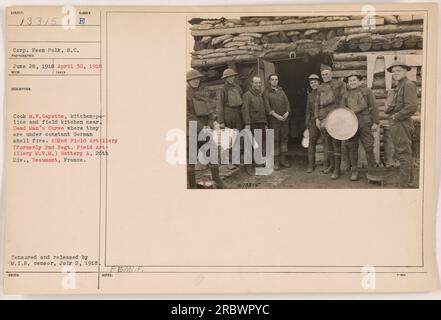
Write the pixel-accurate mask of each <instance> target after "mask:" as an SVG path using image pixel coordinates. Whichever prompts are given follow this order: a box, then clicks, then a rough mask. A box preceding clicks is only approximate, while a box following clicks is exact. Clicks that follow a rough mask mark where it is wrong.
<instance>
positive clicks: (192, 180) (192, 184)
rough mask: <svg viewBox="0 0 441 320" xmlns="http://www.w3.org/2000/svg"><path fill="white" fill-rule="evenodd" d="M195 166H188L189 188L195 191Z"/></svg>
mask: <svg viewBox="0 0 441 320" xmlns="http://www.w3.org/2000/svg"><path fill="white" fill-rule="evenodd" d="M194 167H195V166H194V164H189V165H187V188H190V189H195V188H196V187H197V186H196V172H195V168H194Z"/></svg>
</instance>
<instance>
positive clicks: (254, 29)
mask: <svg viewBox="0 0 441 320" xmlns="http://www.w3.org/2000/svg"><path fill="white" fill-rule="evenodd" d="M375 24H376V26H380V25H384V18H376V19H375ZM361 25H362V20H347V21H323V22H308V23H293V24H277V25H270V26H251V27H235V28H224V29H209V30H193V31H192V32H191V35H192V36H193V37H197V36H221V35H224V34H238V33H261V32H264V33H265V32H274V31H290V30H309V29H326V28H349V27H359V26H361Z"/></svg>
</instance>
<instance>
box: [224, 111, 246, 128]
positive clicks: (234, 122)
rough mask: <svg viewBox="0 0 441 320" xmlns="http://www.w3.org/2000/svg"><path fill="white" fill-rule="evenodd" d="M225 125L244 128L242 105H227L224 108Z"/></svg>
mask: <svg viewBox="0 0 441 320" xmlns="http://www.w3.org/2000/svg"><path fill="white" fill-rule="evenodd" d="M224 112H225V114H224V121H225V126H226V127H228V128H231V129H238V130H242V129H243V120H242V111H241V107H225V109H224Z"/></svg>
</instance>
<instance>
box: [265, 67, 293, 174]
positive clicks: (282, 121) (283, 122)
mask: <svg viewBox="0 0 441 320" xmlns="http://www.w3.org/2000/svg"><path fill="white" fill-rule="evenodd" d="M268 80H269V83H270V87H269V88H266V89H265V91H264V92H263V98H264V101H265V108H266V113H267V114H268V117H269V121H268V128H270V129H273V130H274V170H279V169H280V164H281V165H282V166H284V167H286V168H289V167H291V165H290V164H289V162H288V160H287V159H286V153H287V152H288V134H289V126H288V117H289V114H290V112H291V107H290V105H289V101H288V97H287V96H286V94H285V92H284V91H283V89H282V88H281V87H279V85H278V84H279V77H278V76H277V75H276V74H272V75H270V76H269V77H268Z"/></svg>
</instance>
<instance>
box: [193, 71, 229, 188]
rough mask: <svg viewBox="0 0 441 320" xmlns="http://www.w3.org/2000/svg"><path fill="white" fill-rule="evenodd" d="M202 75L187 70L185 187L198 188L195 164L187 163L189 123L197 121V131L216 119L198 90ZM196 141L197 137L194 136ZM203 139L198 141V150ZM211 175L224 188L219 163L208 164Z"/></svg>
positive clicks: (207, 126)
mask: <svg viewBox="0 0 441 320" xmlns="http://www.w3.org/2000/svg"><path fill="white" fill-rule="evenodd" d="M202 77H203V75H202V74H201V73H200V72H199V71H197V70H194V69H191V70H189V71H188V72H187V187H189V188H198V185H197V184H196V173H195V164H190V163H189V143H190V142H189V133H190V132H189V123H190V121H195V122H197V133H198V134H199V132H200V131H201V130H202V129H203V128H210V124H211V125H212V124H213V121H214V120H215V119H216V115H215V114H214V112H212V111H210V110H209V108H208V101H207V98H206V97H205V96H204V95H203V94H202V92H201V90H200V86H199V85H200V81H201V78H202ZM194 139H195V140H196V141H198V140H197V137H194ZM204 143H205V141H198V148H197V149H198V150H199V148H200V147H201V146H202V145H203V144H204ZM209 167H210V170H211V176H212V178H213V180H214V182H215V183H216V187H217V188H219V189H222V188H225V184H224V183H223V182H222V180H221V179H220V176H219V165H218V164H209Z"/></svg>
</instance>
